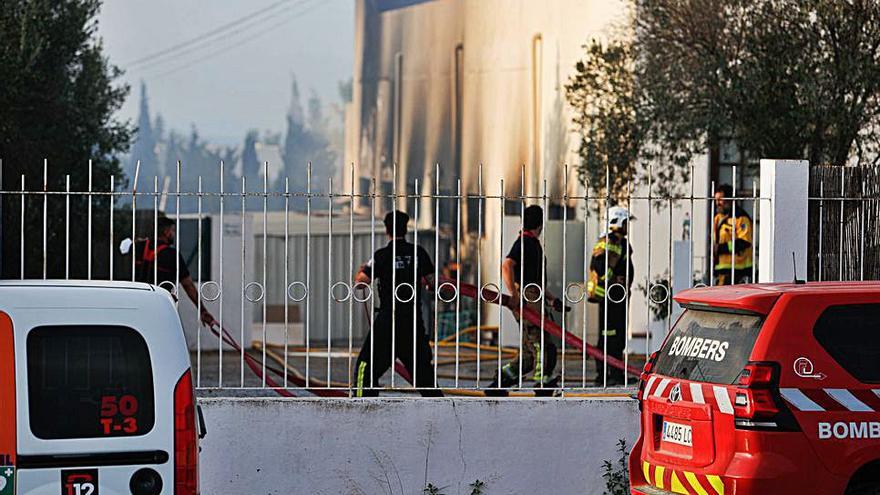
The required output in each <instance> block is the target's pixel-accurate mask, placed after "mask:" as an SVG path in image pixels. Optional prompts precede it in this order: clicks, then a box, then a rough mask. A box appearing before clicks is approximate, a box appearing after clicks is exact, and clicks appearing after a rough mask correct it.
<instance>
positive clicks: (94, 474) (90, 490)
mask: <svg viewBox="0 0 880 495" xmlns="http://www.w3.org/2000/svg"><path fill="white" fill-rule="evenodd" d="M61 495H98V470H97V469H75V470H67V469H65V470H62V471H61Z"/></svg>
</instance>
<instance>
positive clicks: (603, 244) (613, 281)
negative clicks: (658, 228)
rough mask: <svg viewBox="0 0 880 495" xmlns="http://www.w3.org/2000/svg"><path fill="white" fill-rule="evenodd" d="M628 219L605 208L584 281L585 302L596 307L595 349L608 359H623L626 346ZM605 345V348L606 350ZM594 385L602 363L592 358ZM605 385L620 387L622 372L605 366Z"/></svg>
mask: <svg viewBox="0 0 880 495" xmlns="http://www.w3.org/2000/svg"><path fill="white" fill-rule="evenodd" d="M630 220H635V217H633V216H632V215H630V214H629V211H628V210H627V209H626V208H622V207H620V206H613V207H611V208H609V209H608V219H607V222H608V223H607V225H608V231H607V232H605V234H603V235H602V236H601V237H599V240H598V241H597V242H596V245H595V246H593V257H592V259H591V260H590V280H589V281H588V282H587V295H588V297H589V301H590V302H592V303H596V304H598V306H599V342H598V343H597V345H596V346H597V347H598V348H599V349H601V350H603V351H606V353H607V355H608V356H612V357H615V358H618V359H623V352H624V348H625V347H626V330H627V329H626V308H627V301H628V299H629V296H630V286H631V285H632V282H633V264H632V247H631V246H630V244H629V241H628V239H627V229H628V227H629V222H630ZM606 343H607V348H606ZM596 368H597V370H598V377H597V379H596V381H597V383H598V384H604V383H606V381H605V379H603V370H604V369H605V367H604V366H603V361H602V360H601V359H596ZM607 369H608V374H607V384H608V385H618V384H623V370H621V369H618V368H615V367H613V366H608V367H607Z"/></svg>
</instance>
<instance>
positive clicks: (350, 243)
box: [346, 163, 372, 397]
mask: <svg viewBox="0 0 880 495" xmlns="http://www.w3.org/2000/svg"><path fill="white" fill-rule="evenodd" d="M354 179H355V169H354V163H352V164H351V176H350V179H349V183H348V188H349V189H348V193H349V194H348V197H349V204H348V280H349V283H350V284H352V288H351V297H349V299H348V374H347V375H346V376H347V377H348V384H349V386H348V395H349V397H351V395H352V393H351V392H352V390H351V377H352V372H353V369H352V360H351V357H352V351H353V350H354V349H353V343H352V342H353V340H354V302H355V297H354V291H355V287H356V284H355V282H354V277H355V272H354V207H355V204H354ZM370 295H371V296H372V294H370Z"/></svg>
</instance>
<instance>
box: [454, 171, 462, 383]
mask: <svg viewBox="0 0 880 495" xmlns="http://www.w3.org/2000/svg"><path fill="white" fill-rule="evenodd" d="M456 190H457V191H458V199H457V200H456V211H455V213H456V219H455V386H456V388H457V387H458V386H459V373H460V369H459V365H460V363H461V358H460V354H461V350H460V347H461V202H462V196H461V179H458V182H457V186H456Z"/></svg>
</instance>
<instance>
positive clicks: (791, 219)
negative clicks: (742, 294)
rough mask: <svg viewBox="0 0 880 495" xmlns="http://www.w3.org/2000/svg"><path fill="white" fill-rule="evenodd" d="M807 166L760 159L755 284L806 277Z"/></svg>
mask: <svg viewBox="0 0 880 495" xmlns="http://www.w3.org/2000/svg"><path fill="white" fill-rule="evenodd" d="M809 183H810V167H809V163H808V162H807V161H806V160H761V197H762V198H769V200H767V199H762V200H760V212H761V216H760V221H761V225H760V232H759V234H760V235H759V236H758V281H759V282H791V281H793V280H794V279H795V273H794V270H793V267H794V263H793V260H792V253H794V261H795V262H796V263H797V278H799V279H801V280H806V278H807V235H808V232H807V210H808V195H809Z"/></svg>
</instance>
